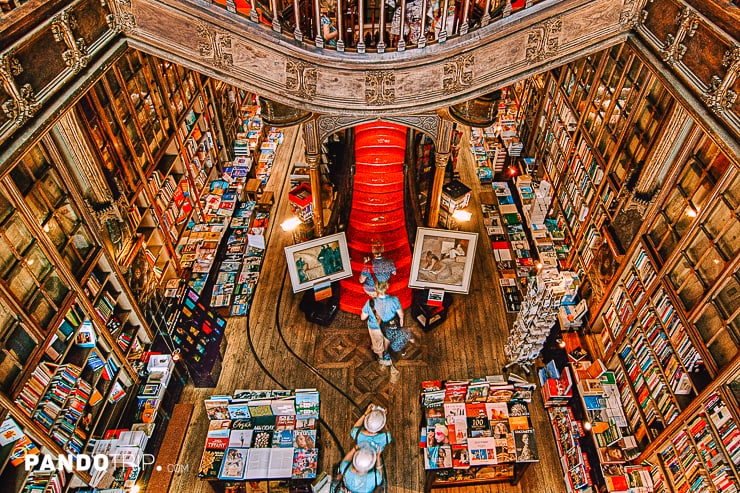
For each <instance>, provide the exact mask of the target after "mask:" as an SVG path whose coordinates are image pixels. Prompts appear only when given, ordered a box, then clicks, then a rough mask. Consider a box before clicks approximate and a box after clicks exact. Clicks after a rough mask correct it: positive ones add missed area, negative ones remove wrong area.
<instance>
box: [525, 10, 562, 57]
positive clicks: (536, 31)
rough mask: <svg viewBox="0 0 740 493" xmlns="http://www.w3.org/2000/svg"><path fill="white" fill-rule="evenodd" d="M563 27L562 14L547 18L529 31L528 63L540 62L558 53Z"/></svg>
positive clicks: (526, 52) (526, 54)
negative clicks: (559, 38) (559, 37)
mask: <svg viewBox="0 0 740 493" xmlns="http://www.w3.org/2000/svg"><path fill="white" fill-rule="evenodd" d="M562 28H563V20H562V17H561V16H557V17H553V18H552V19H547V20H545V21H543V22H541V23H539V24H537V25H535V26H532V29H531V30H530V31H529V33H527V48H526V51H525V59H526V60H527V63H530V64H531V63H538V62H542V61H544V60H547V59H548V58H552V57H554V56H555V55H557V54H558V36H559V35H560V31H561V29H562Z"/></svg>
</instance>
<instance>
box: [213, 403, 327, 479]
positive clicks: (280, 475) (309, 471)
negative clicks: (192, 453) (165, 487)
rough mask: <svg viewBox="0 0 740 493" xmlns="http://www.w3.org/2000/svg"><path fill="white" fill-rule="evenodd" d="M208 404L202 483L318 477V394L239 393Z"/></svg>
mask: <svg viewBox="0 0 740 493" xmlns="http://www.w3.org/2000/svg"><path fill="white" fill-rule="evenodd" d="M204 404H205V407H206V414H207V415H208V419H209V426H208V435H207V437H206V442H205V447H204V450H203V458H202V459H201V463H200V468H199V470H198V477H199V478H201V479H206V480H211V481H228V482H230V483H233V482H238V481H250V482H254V481H263V480H273V479H288V480H296V481H299V482H300V481H302V480H311V479H314V478H316V470H317V464H318V452H319V450H318V448H317V446H316V445H317V443H316V440H317V422H318V419H319V393H318V391H316V390H314V389H299V390H295V391H293V390H237V391H236V392H234V395H233V396H229V395H217V396H212V397H211V398H210V399H206V400H205V401H204Z"/></svg>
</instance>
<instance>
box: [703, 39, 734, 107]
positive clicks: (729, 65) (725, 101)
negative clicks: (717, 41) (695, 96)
mask: <svg viewBox="0 0 740 493" xmlns="http://www.w3.org/2000/svg"><path fill="white" fill-rule="evenodd" d="M722 66H723V67H725V68H726V69H727V71H726V72H725V75H724V77H722V78H720V77H719V76H717V75H713V76H712V81H711V82H710V83H709V87H708V88H707V90H706V91H703V94H702V99H703V100H704V102H705V103H707V106H709V108H710V109H711V110H712V111H714V112H715V113H717V114H720V113H722V112H724V111H725V110H726V109H727V108H729V107H730V106H732V105H733V104H735V101H737V93H736V92H735V91H733V90H732V86H733V85H734V84H735V81H736V80H737V79H738V75H740V45H736V46H735V47H733V48H732V49H731V50H728V51H726V52H725V55H724V56H723V57H722Z"/></svg>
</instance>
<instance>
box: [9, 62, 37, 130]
mask: <svg viewBox="0 0 740 493" xmlns="http://www.w3.org/2000/svg"><path fill="white" fill-rule="evenodd" d="M14 55H15V48H11V49H10V50H8V51H6V52H5V53H3V54H2V55H0V79H2V80H1V81H0V82H2V85H3V90H4V91H5V93H6V94H7V95H8V96H10V99H8V100H6V101H5V102H4V103H3V112H4V113H5V115H6V116H7V117H8V118H9V119H11V120H12V121H13V123H14V124H15V126H16V127H20V126H21V125H23V124H24V123H25V122H26V120H28V119H29V118H31V117H33V115H35V114H36V112H37V111H38V110H39V108H40V107H41V103H39V102H37V101H36V96H35V94H34V92H33V87H31V84H23V85H22V86H21V87H18V84H16V82H15V76H16V75H20V74H21V73H23V67H22V66H21V63H20V62H19V61H18V59H17V58H16V57H15V56H14Z"/></svg>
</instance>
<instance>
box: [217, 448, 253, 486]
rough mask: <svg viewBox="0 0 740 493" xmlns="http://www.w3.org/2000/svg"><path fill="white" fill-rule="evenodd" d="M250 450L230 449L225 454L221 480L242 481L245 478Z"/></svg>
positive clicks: (220, 475) (220, 473)
mask: <svg viewBox="0 0 740 493" xmlns="http://www.w3.org/2000/svg"><path fill="white" fill-rule="evenodd" d="M248 457H249V449H246V448H229V449H227V450H226V453H225V454H224V458H223V462H222V464H221V471H220V472H219V475H218V477H219V479H235V480H241V479H242V478H243V477H244V471H245V470H246V468H247V458H248Z"/></svg>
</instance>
